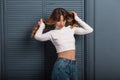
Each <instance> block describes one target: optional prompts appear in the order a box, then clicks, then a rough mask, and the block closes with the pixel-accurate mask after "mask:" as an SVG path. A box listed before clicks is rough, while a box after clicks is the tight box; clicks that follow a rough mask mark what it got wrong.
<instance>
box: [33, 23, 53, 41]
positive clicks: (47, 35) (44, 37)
mask: <svg viewBox="0 0 120 80" xmlns="http://www.w3.org/2000/svg"><path fill="white" fill-rule="evenodd" d="M44 28H45V24H44V23H42V24H41V25H40V27H39V29H38V30H37V32H36V34H35V36H34V38H35V39H36V40H39V41H47V40H50V39H51V35H50V32H46V33H43V30H44Z"/></svg>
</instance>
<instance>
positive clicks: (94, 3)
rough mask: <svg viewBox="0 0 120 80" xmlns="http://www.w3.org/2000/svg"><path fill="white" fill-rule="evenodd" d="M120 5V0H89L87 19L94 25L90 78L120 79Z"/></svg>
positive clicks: (89, 79) (92, 79)
mask: <svg viewBox="0 0 120 80" xmlns="http://www.w3.org/2000/svg"><path fill="white" fill-rule="evenodd" d="M119 7H120V1H119V0H87V12H88V13H87V21H88V22H89V23H90V24H91V25H92V26H93V27H94V34H93V35H92V36H91V37H92V38H90V40H89V41H88V42H89V43H90V44H89V46H90V47H91V48H89V49H88V50H89V51H90V52H89V61H88V80H120V69H119V68H120V38H119V34H120V9H119Z"/></svg>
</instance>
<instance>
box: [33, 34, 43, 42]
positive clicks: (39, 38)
mask: <svg viewBox="0 0 120 80" xmlns="http://www.w3.org/2000/svg"><path fill="white" fill-rule="evenodd" d="M34 39H36V40H38V41H42V38H41V37H40V36H38V35H35V36H34Z"/></svg>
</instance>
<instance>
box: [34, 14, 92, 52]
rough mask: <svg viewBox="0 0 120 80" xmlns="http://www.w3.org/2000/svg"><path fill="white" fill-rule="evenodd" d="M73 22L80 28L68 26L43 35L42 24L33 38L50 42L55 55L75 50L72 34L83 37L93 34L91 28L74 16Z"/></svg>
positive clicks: (43, 25)
mask: <svg viewBox="0 0 120 80" xmlns="http://www.w3.org/2000/svg"><path fill="white" fill-rule="evenodd" d="M75 20H76V21H77V22H78V23H79V24H80V25H81V26H82V27H73V28H70V26H67V27H65V26H64V27H63V28H60V29H59V28H57V27H56V28H55V29H54V30H51V31H49V32H46V33H43V29H44V28H45V24H44V23H42V24H41V25H40V27H39V29H38V30H37V32H36V34H35V36H34V38H35V39H36V40H39V41H47V40H50V41H51V42H52V43H53V45H54V46H55V48H56V50H57V53H58V52H63V51H67V50H75V38H74V34H77V35H84V34H89V33H91V32H93V28H91V27H90V26H89V25H88V24H87V23H85V22H84V21H82V20H81V19H80V18H79V17H78V16H75Z"/></svg>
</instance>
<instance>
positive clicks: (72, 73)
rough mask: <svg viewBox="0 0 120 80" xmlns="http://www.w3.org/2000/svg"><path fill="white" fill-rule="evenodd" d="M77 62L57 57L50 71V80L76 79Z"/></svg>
mask: <svg viewBox="0 0 120 80" xmlns="http://www.w3.org/2000/svg"><path fill="white" fill-rule="evenodd" d="M77 71H78V70H77V62H76V60H69V59H66V58H61V57H58V58H57V60H56V62H55V64H54V67H53V71H52V76H51V78H52V80H77V79H78V74H77Z"/></svg>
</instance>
